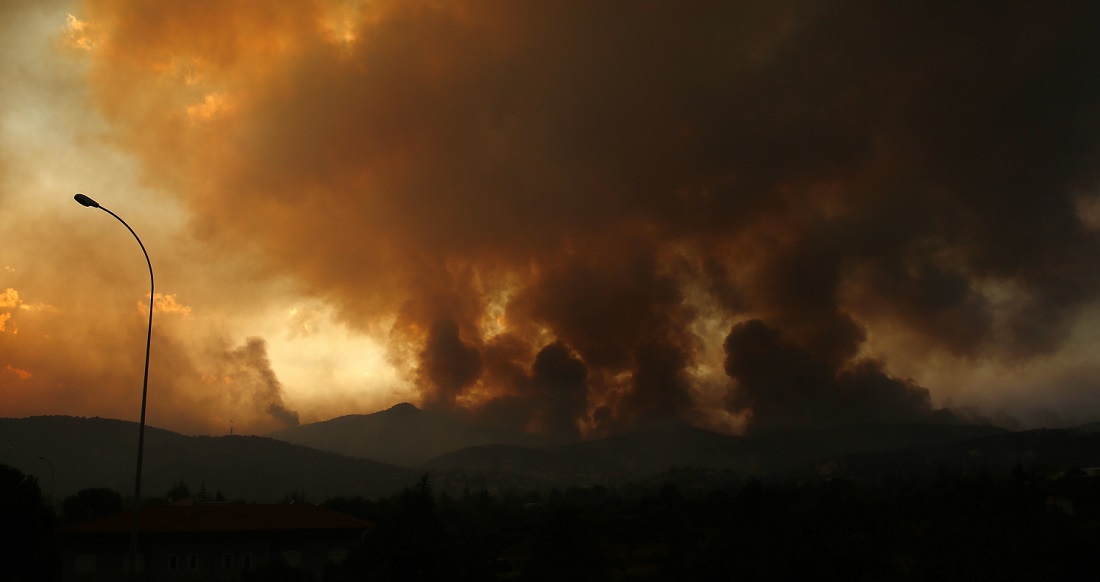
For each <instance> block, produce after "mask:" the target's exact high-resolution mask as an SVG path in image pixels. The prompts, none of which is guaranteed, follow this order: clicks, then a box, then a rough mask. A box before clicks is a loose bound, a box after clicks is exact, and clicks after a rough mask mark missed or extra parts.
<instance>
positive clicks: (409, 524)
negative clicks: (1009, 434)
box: [324, 466, 1100, 581]
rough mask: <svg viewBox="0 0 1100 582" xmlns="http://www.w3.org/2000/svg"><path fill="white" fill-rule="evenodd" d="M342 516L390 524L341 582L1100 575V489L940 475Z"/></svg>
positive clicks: (383, 507)
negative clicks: (393, 581)
mask: <svg viewBox="0 0 1100 582" xmlns="http://www.w3.org/2000/svg"><path fill="white" fill-rule="evenodd" d="M324 505H326V506H328V507H329V508H331V509H335V510H338V511H341V512H344V513H348V514H352V515H356V516H358V517H361V518H363V519H366V520H369V521H371V522H373V523H375V524H376V526H375V527H374V529H373V530H372V531H371V532H370V533H369V534H368V536H367V538H366V539H365V540H364V542H363V544H362V545H361V546H360V547H358V548H356V549H355V550H354V552H353V553H352V555H351V556H350V557H349V559H348V560H347V561H345V562H344V563H343V564H341V565H340V566H338V567H332V568H330V571H329V575H328V576H327V578H326V579H328V580H334V581H336V580H339V581H351V580H485V579H507V580H571V581H579V580H607V579H630V580H730V579H738V580H811V579H845V580H932V579H934V580H1080V579H1097V577H1100V478H1096V477H1089V476H1087V475H1085V474H1084V473H1083V472H1081V471H1072V472H1069V473H1066V474H1064V475H1058V476H1053V477H1052V476H1049V475H1037V474H1034V473H1030V472H1028V471H1027V470H1025V469H1024V468H1022V467H1021V466H1017V467H1016V469H1014V470H1013V471H1011V472H994V471H991V470H989V469H966V468H940V469H929V470H926V471H924V472H922V473H919V474H906V475H893V476H891V477H884V478H880V479H877V480H860V481H857V480H851V479H844V478H837V479H830V480H817V481H813V482H801V483H791V482H787V483H767V482H765V481H761V480H757V479H750V480H746V481H742V482H739V483H736V484H727V485H726V486H724V487H722V488H719V489H714V490H709V491H698V490H693V491H685V490H684V489H683V488H681V487H679V486H677V485H674V484H671V483H668V484H665V485H663V486H657V487H651V488H650V489H649V491H645V492H642V491H639V490H637V489H633V490H609V489H607V488H603V487H592V488H585V489H568V490H563V491H552V492H550V493H549V494H540V493H529V494H525V495H506V496H493V495H490V494H488V493H485V492H480V493H479V492H466V493H464V494H463V495H461V496H458V497H454V496H447V495H438V496H437V495H433V493H432V490H431V485H430V482H429V481H428V480H427V479H426V478H425V479H424V480H422V481H421V482H420V483H419V484H418V485H417V486H415V487H412V488H409V489H407V490H405V491H404V492H402V493H401V494H400V495H395V496H392V497H389V498H384V499H379V500H365V499H361V498H335V499H329V500H328V501H326V502H325V503H324Z"/></svg>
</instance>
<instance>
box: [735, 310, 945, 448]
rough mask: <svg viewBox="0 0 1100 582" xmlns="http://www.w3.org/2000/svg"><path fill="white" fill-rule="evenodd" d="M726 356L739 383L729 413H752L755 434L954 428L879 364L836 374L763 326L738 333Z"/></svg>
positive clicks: (919, 392) (919, 391)
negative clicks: (878, 426)
mask: <svg viewBox="0 0 1100 582" xmlns="http://www.w3.org/2000/svg"><path fill="white" fill-rule="evenodd" d="M725 350H726V354H727V356H726V363H725V369H726V373H728V374H729V375H730V376H731V377H733V378H735V379H736V380H737V382H738V389H737V390H736V391H735V392H733V393H732V394H731V395H730V398H729V400H728V406H729V407H730V409H731V410H733V411H735V412H747V413H749V415H750V420H749V426H751V427H752V428H775V427H790V426H822V425H826V426H827V425H837V424H845V423H851V422H881V423H891V422H916V421H941V422H943V421H948V422H950V421H953V420H954V415H952V414H951V413H950V412H948V411H945V410H938V411H936V410H933V409H932V406H931V399H930V397H929V394H928V390H926V389H924V388H921V387H920V386H918V385H917V384H916V383H914V382H913V381H912V380H898V379H895V378H891V377H889V376H888V375H887V374H886V373H885V372H883V370H882V367H881V365H880V364H879V363H878V362H874V361H871V360H859V361H855V362H850V363H848V364H847V365H846V367H845V368H843V369H840V370H838V369H836V367H835V366H834V364H833V363H831V362H829V361H828V359H825V358H821V357H817V356H815V355H814V354H812V353H810V352H809V351H807V350H806V349H804V348H801V347H799V346H797V345H795V344H793V343H791V342H790V341H788V340H786V339H784V338H783V337H782V336H781V334H780V333H779V331H778V330H776V329H775V328H773V327H770V326H768V325H767V324H766V323H764V322H763V321H761V320H759V319H753V320H750V321H747V322H744V323H739V324H737V325H735V326H733V329H732V330H731V331H730V334H729V336H728V337H727V338H726V341H725Z"/></svg>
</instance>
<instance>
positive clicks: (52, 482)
mask: <svg viewBox="0 0 1100 582" xmlns="http://www.w3.org/2000/svg"><path fill="white" fill-rule="evenodd" d="M38 458H39V459H42V460H43V461H46V464H47V465H49V466H50V510H51V511H52V510H53V493H54V490H55V488H56V485H57V481H56V480H55V479H54V474H53V463H51V462H50V460H49V459H47V458H46V457H43V456H42V455H38Z"/></svg>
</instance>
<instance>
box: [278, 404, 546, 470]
mask: <svg viewBox="0 0 1100 582" xmlns="http://www.w3.org/2000/svg"><path fill="white" fill-rule="evenodd" d="M268 436H269V437H271V438H274V439H278V440H281V441H286V442H288V443H294V444H298V445H304V446H307V447H313V448H315V449H321V450H324V451H331V452H334V453H340V454H343V455H348V456H351V457H359V458H362V459H373V460H375V461H381V462H384V463H392V464H395V465H403V466H408V467H411V466H415V465H419V464H420V463H423V462H425V461H427V460H429V459H431V458H433V457H437V456H439V455H442V454H444V453H448V452H451V451H456V450H459V449H463V448H466V447H473V446H480V445H517V446H540V445H545V444H547V441H546V440H545V439H543V438H541V437H539V436H537V435H529V434H523V433H507V432H503V431H493V430H489V429H485V428H479V427H475V426H470V425H467V424H463V423H461V422H458V421H456V420H454V419H451V418H448V417H446V416H443V415H440V414H436V413H434V412H430V411H426V410H420V409H419V408H417V407H416V406H414V405H412V404H409V403H407V402H406V403H402V404H398V405H396V406H393V407H392V408H389V409H387V410H382V411H379V412H375V413H373V414H349V415H347V416H340V417H337V418H333V419H331V420H326V421H323V422H315V423H312V424H304V425H301V426H296V427H292V428H288V429H285V430H280V431H278V432H273V433H271V434H269V435H268Z"/></svg>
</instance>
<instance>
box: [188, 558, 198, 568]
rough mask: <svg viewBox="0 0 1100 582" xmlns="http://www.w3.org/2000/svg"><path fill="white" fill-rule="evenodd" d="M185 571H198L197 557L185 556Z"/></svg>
mask: <svg viewBox="0 0 1100 582" xmlns="http://www.w3.org/2000/svg"><path fill="white" fill-rule="evenodd" d="M187 569H188V570H198V569H199V555H198V554H191V555H189V556H187Z"/></svg>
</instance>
